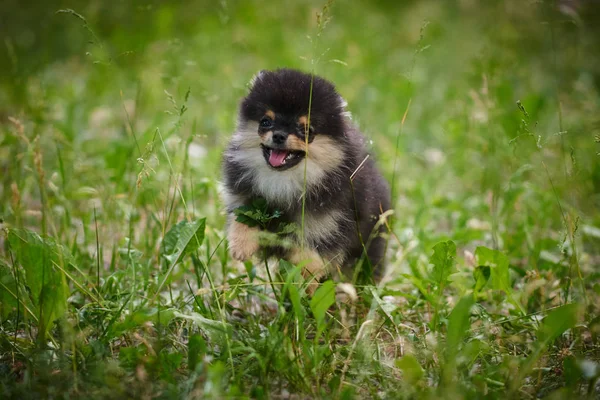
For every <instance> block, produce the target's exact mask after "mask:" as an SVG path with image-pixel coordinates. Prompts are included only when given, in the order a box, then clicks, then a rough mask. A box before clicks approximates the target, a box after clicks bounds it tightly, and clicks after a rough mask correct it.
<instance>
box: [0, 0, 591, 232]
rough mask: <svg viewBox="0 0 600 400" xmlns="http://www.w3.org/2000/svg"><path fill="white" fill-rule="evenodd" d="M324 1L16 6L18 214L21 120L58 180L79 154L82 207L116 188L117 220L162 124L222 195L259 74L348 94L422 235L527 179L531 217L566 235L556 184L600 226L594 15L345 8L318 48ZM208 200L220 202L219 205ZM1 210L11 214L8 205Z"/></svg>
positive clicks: (501, 7)
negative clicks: (241, 110)
mask: <svg viewBox="0 0 600 400" xmlns="http://www.w3.org/2000/svg"><path fill="white" fill-rule="evenodd" d="M323 5H324V3H322V2H317V1H294V2H281V3H264V2H258V1H247V2H246V1H245V2H235V1H234V2H229V1H220V2H203V1H196V2H152V1H150V2H148V1H139V2H138V1H134V2H118V3H106V2H100V1H91V2H85V3H84V2H82V3H77V4H75V3H73V2H68V1H65V2H25V3H22V2H16V1H8V2H4V4H3V7H2V13H1V18H2V19H1V25H2V29H3V32H4V33H3V44H2V51H1V52H0V65H1V69H2V71H3V73H2V74H1V78H0V79H1V88H2V91H1V92H0V115H1V116H2V123H3V126H4V127H5V129H4V133H3V135H4V137H3V141H2V144H3V146H2V149H1V150H0V151H2V160H3V161H2V171H3V174H2V175H3V178H2V181H3V186H2V198H3V202H2V203H3V207H7V204H8V199H9V197H10V196H11V190H10V188H9V186H10V184H11V183H12V182H13V181H14V180H15V179H17V181H18V183H19V186H20V187H21V186H23V189H22V190H25V191H27V183H26V182H27V178H26V175H27V174H26V173H25V170H24V167H25V164H24V163H23V161H20V160H15V155H16V154H18V153H19V151H16V152H15V148H14V147H11V144H13V143H16V142H18V140H17V139H16V138H15V137H13V136H11V135H8V136H7V129H9V128H8V127H10V126H11V125H10V124H8V122H7V117H8V116H12V117H15V118H18V119H21V120H23V121H22V122H24V123H25V124H26V128H27V129H26V131H27V132H29V135H30V138H33V137H34V136H36V135H39V136H40V143H41V144H42V147H43V149H44V155H45V158H44V160H45V163H47V164H48V167H49V168H50V169H51V170H52V169H54V170H56V168H57V166H58V165H57V163H56V162H55V161H53V160H56V156H57V152H59V151H61V149H62V150H63V153H62V156H63V157H65V160H63V173H64V175H65V176H64V177H63V182H62V183H61V184H62V186H61V188H62V189H63V190H64V194H65V196H66V197H67V198H68V197H69V196H71V195H72V194H73V193H76V192H77V189H78V187H81V186H88V185H89V186H91V187H95V188H96V189H98V187H97V186H98V185H103V190H102V191H100V192H99V195H100V196H104V199H103V201H102V203H103V204H105V207H107V206H108V205H107V202H106V200H108V198H109V197H111V196H113V195H114V194H115V191H116V193H121V192H124V191H126V190H127V188H130V187H131V185H132V183H133V182H134V181H135V179H136V175H137V173H138V172H139V167H140V165H139V163H138V162H137V161H136V160H137V158H139V157H140V154H141V153H143V150H144V147H145V146H146V144H147V143H149V142H151V141H152V138H153V137H155V133H156V132H155V131H156V129H157V128H159V129H161V130H162V134H163V136H164V137H165V138H166V139H169V140H170V141H171V143H172V145H173V146H174V147H173V148H174V149H175V148H178V149H179V147H177V145H176V143H175V142H177V141H183V143H193V144H194V147H193V148H194V149H196V150H195V151H196V153H198V154H196V153H193V151H192V153H193V154H192V153H190V154H191V155H192V156H193V157H195V158H193V160H191V162H190V163H189V164H190V165H188V166H186V168H187V167H190V168H192V170H191V171H192V172H191V173H190V175H189V176H188V177H187V178H188V179H189V181H188V182H187V183H186V184H190V185H199V184H200V183H201V182H205V183H206V184H207V185H210V184H212V183H214V182H216V180H217V179H218V176H219V153H220V151H221V149H222V148H223V146H224V144H225V143H226V142H227V140H228V137H229V136H230V134H231V132H232V131H233V130H234V127H235V119H236V107H237V104H238V101H239V100H240V98H241V97H243V95H244V94H245V91H246V84H247V82H248V81H249V80H250V78H251V77H252V76H253V74H255V73H256V72H257V71H258V70H260V69H271V68H277V67H293V68H299V69H303V70H305V71H310V70H314V71H315V73H317V74H320V75H323V76H325V77H326V78H328V79H330V80H332V81H333V82H334V83H335V84H336V85H337V87H338V89H339V91H340V93H341V94H342V95H343V96H344V97H345V98H346V100H347V101H348V103H349V110H350V111H351V112H352V113H353V116H354V119H355V121H356V122H357V123H358V125H359V126H360V128H361V129H362V130H363V132H364V133H365V134H366V135H367V136H368V137H369V138H370V139H371V140H372V144H373V147H374V152H375V154H376V156H377V158H378V159H379V161H380V164H381V167H382V169H383V170H384V172H385V174H386V176H387V177H388V178H389V179H391V178H392V176H393V168H394V167H393V165H394V159H395V158H396V154H397V153H398V157H397V160H396V165H397V167H398V171H397V174H396V175H395V177H396V180H397V181H396V182H394V186H395V188H396V189H398V190H397V193H396V194H397V195H398V196H399V197H398V198H397V200H398V201H401V200H402V199H404V200H406V201H401V202H400V203H399V204H398V207H399V210H398V213H399V214H400V215H403V217H402V218H401V219H403V220H405V221H406V218H408V219H409V220H408V221H406V222H407V225H408V226H411V225H414V223H413V221H411V220H410V219H411V218H413V216H414V215H415V209H416V210H417V211H418V212H419V213H421V214H419V215H421V216H422V217H423V218H428V217H432V215H431V213H432V212H433V211H434V210H435V207H433V208H432V207H431V206H432V205H435V204H436V201H439V200H440V198H445V199H446V200H452V201H458V203H457V204H464V202H463V201H462V200H461V199H464V198H467V197H472V198H480V199H483V197H484V196H485V194H486V192H488V191H491V192H490V193H492V194H494V196H496V197H498V196H501V192H505V191H506V190H508V189H509V188H507V185H510V184H511V182H512V183H515V182H513V181H514V180H515V179H516V180H517V181H519V182H528V183H533V186H529V187H528V188H527V190H528V191H533V192H536V194H535V196H539V199H536V200H535V201H534V202H532V208H531V209H529V210H526V211H527V212H528V213H530V215H529V217H532V218H535V219H536V221H538V222H539V223H540V224H547V225H548V226H552V227H554V228H557V229H559V228H560V226H561V224H562V222H561V218H550V219H548V218H546V217H548V215H547V214H545V213H546V212H551V213H552V215H553V216H557V215H558V214H554V213H555V212H557V211H558V210H557V207H556V205H555V206H552V207H549V208H545V207H537V206H535V203H537V202H538V201H540V200H542V199H545V200H544V201H546V202H548V203H552V202H556V200H555V199H552V195H551V194H550V193H549V190H550V186H551V185H550V180H549V179H548V175H549V176H550V177H552V179H553V180H554V182H553V183H554V185H555V188H556V190H558V191H559V195H560V196H561V199H563V200H564V201H567V204H566V205H565V206H573V207H576V208H577V209H578V210H581V212H584V213H586V215H589V216H590V217H591V218H592V219H593V218H597V216H595V215H593V211H595V210H596V209H597V207H598V201H599V198H598V193H599V192H600V187H599V185H600V183H598V182H600V169H599V168H600V167H599V163H598V156H597V153H598V145H596V144H595V143H594V135H596V134H598V132H599V129H600V128H599V124H600V122H599V117H598V115H599V114H598V112H597V111H598V87H599V85H600V63H599V62H598V57H599V55H598V52H597V51H596V49H597V48H598V44H599V43H598V42H599V39H598V37H599V36H598V24H597V21H598V15H597V14H598V12H597V8H596V7H595V3H594V2H577V1H575V2H569V1H565V2H557V3H554V2H526V3H522V2H518V1H492V2H477V1H447V2H437V1H406V2H387V1H357V2H352V3H345V2H334V3H333V4H332V5H331V10H330V16H331V20H330V23H328V24H326V26H325V28H324V29H323V30H322V33H321V34H320V35H319V29H318V27H317V18H316V14H317V13H318V12H320V11H321V9H322V7H323ZM71 8H72V9H73V10H74V11H75V12H76V13H78V14H75V13H73V12H68V11H67V10H69V9H71ZM77 15H79V16H82V17H83V18H85V21H84V20H82V19H80V18H79V17H78V16H77ZM188 90H189V91H190V96H189V101H188V102H187V104H186V106H187V111H186V112H185V115H184V116H183V117H182V118H179V117H178V116H177V110H175V108H174V107H175V105H174V103H173V102H176V106H177V107H181V105H182V103H183V99H184V97H185V94H186V93H187V91H188ZM167 93H168V94H167ZM171 96H172V97H171ZM170 97H171V99H170ZM409 101H410V107H409V109H408V113H407V118H406V122H405V124H404V126H403V128H402V129H401V127H400V126H401V120H402V117H403V115H404V113H405V112H406V111H407V107H408V103H409ZM517 101H520V102H522V104H523V106H524V107H525V110H526V112H527V115H528V116H527V118H525V117H524V114H523V112H521V111H520V110H519V108H518V107H517V105H516V103H517ZM559 104H560V108H559ZM127 112H128V113H129V114H127ZM524 119H526V120H527V121H526V122H527V127H526V126H525V125H524V124H523V120H524ZM7 124H8V125H7ZM400 131H402V133H401V134H399V132H400ZM132 133H133V134H134V135H135V138H134V137H133V136H134V135H132ZM398 136H399V139H398V141H397V138H398ZM136 141H137V142H136ZM396 143H398V145H399V146H398V151H396ZM180 150H181V149H180ZM205 153H206V154H205ZM184 154H185V150H183V151H181V152H178V153H177V154H176V155H174V157H175V158H177V155H181V156H182V157H184V156H183V155H184ZM157 158H158V159H160V158H161V156H160V154H159V155H158V156H157ZM543 160H545V165H546V167H544V166H543V164H542V163H541V162H542V161H543ZM155 161H156V163H157V164H158V163H159V161H162V162H163V163H162V164H161V167H159V169H157V170H155V172H156V173H157V176H156V177H155V178H156V179H149V182H148V184H147V185H144V186H143V187H142V188H141V194H142V195H143V193H144V192H147V193H152V191H153V190H155V189H156V188H160V187H164V184H165V181H164V179H168V175H167V176H166V177H165V176H162V177H161V174H160V173H161V171H162V168H163V167H165V165H164V160H155ZM182 162H183V161H182ZM65 166H66V167H65ZM546 169H547V170H548V171H546ZM178 171H181V169H179V170H178ZM186 171H187V170H186ZM99 172H101V174H99ZM515 174H518V176H517V175H515ZM511 179H512V180H513V181H511ZM104 185H108V186H104ZM207 193H208V194H209V198H208V199H206V200H207V201H209V202H214V201H217V200H216V199H215V198H213V197H212V195H213V194H214V192H210V191H209V192H207ZM532 195H533V194H532ZM563 196H564V198H563ZM546 197H548V198H547V199H546ZM197 206H198V207H202V206H203V205H202V204H197ZM85 207H86V206H85V204H78V206H77V207H76V210H75V211H76V212H77V211H81V210H83V209H84V208H85ZM404 207H408V208H407V209H406V210H405V209H404ZM86 211H87V212H89V209H88V210H86ZM405 211H406V212H405ZM481 211H482V212H483V214H482V215H479V216H478V217H482V218H483V217H485V218H484V219H486V220H490V213H489V210H488V209H484V210H481ZM443 212H444V213H445V214H446V217H450V214H451V213H450V210H448V209H444V210H443ZM3 214H4V215H5V218H7V219H9V218H8V215H10V212H9V211H8V210H7V209H6V208H4V210H3ZM205 214H206V215H207V216H208V217H209V218H211V216H217V215H218V213H217V212H216V209H211V210H207V211H206V212H205ZM405 214H406V215H407V216H404V215H405ZM436 218H437V217H436ZM510 218H511V220H514V219H519V218H521V217H520V216H518V215H517V216H511V217H510ZM218 221H219V223H220V222H221V220H218ZM417 225H419V226H420V225H421V224H417Z"/></svg>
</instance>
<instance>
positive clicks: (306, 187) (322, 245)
mask: <svg viewBox="0 0 600 400" xmlns="http://www.w3.org/2000/svg"><path fill="white" fill-rule="evenodd" d="M345 106H346V103H345V102H344V100H343V99H342V98H341V97H340V95H339V94H338V93H337V92H336V89H335V87H334V85H333V84H331V83H330V82H328V81H326V80H325V79H322V78H320V77H317V76H314V77H313V76H311V75H309V74H305V73H302V72H300V71H296V70H291V69H279V70H276V71H261V72H260V73H259V74H258V75H257V76H256V77H255V78H254V80H253V81H252V82H251V89H250V91H249V93H248V95H247V96H246V97H245V98H244V99H243V100H242V102H241V105H240V108H239V116H238V124H237V130H236V132H235V133H234V135H233V137H232V139H231V142H230V143H229V146H228V147H227V149H226V150H225V152H224V157H223V177H224V200H225V204H226V209H227V213H228V240H229V249H230V252H231V255H232V257H233V258H235V259H237V260H248V259H250V258H251V257H252V256H253V255H255V254H256V255H259V256H264V255H267V256H268V257H269V256H276V257H280V258H285V259H287V260H288V261H290V262H291V263H293V264H302V265H303V266H304V268H303V275H304V276H305V277H306V278H309V277H312V278H314V279H319V278H321V277H323V276H324V275H326V274H327V273H329V272H333V271H334V270H336V269H337V270H339V271H342V272H344V273H345V274H348V273H351V272H352V271H353V269H354V267H355V266H356V263H357V262H358V261H361V262H360V264H361V265H362V268H365V269H366V270H367V271H372V273H373V274H374V275H373V277H375V278H377V277H378V276H379V275H380V271H381V269H382V264H383V257H384V251H385V239H384V238H383V237H382V236H381V233H383V232H384V224H381V223H378V220H379V217H380V215H381V214H382V213H383V212H385V211H387V210H388V209H389V208H390V194H389V188H388V185H387V183H386V181H385V180H384V178H383V177H382V176H381V174H380V173H379V171H378V170H377V168H376V166H375V164H374V162H373V160H372V159H371V158H370V157H368V156H367V152H366V149H365V139H364V137H363V136H362V134H361V133H360V132H359V131H358V129H357V128H356V127H355V126H354V125H353V123H352V121H351V119H350V114H349V113H348V112H347V111H346V110H345ZM309 107H310V109H309ZM259 198H260V199H264V201H266V205H267V208H268V211H269V212H270V213H275V214H274V215H276V216H277V218H276V219H277V222H279V223H278V224H273V223H271V224H269V226H266V227H265V226H263V227H262V230H266V231H271V232H274V233H277V232H276V230H277V229H278V228H277V227H280V226H281V224H280V223H293V224H295V226H296V227H297V229H296V230H295V231H293V232H291V233H290V232H287V233H286V234H285V235H284V236H285V237H286V238H287V239H288V243H289V242H291V243H292V245H291V246H289V245H288V246H284V245H273V244H272V243H269V244H264V243H262V242H261V240H260V237H261V228H259V227H257V226H248V225H247V224H244V223H243V222H240V218H236V215H235V210H236V209H238V208H239V207H244V206H246V207H248V206H250V205H251V204H252V203H253V201H255V200H256V199H259ZM303 203H304V204H303ZM303 209H304V212H303ZM303 214H304V215H303ZM271 222H273V221H271ZM259 250H260V251H259Z"/></svg>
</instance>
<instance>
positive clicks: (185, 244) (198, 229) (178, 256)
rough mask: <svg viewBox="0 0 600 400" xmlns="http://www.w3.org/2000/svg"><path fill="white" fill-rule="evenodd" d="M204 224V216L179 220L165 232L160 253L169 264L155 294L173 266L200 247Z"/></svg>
mask: <svg viewBox="0 0 600 400" xmlns="http://www.w3.org/2000/svg"><path fill="white" fill-rule="evenodd" d="M205 225H206V218H202V219H198V220H196V221H192V222H187V221H181V222H179V223H178V224H177V225H175V226H174V227H173V228H171V230H170V231H169V232H167V234H166V235H165V238H164V239H163V242H162V245H161V255H162V256H163V257H164V258H165V259H166V260H167V261H168V262H169V263H170V266H169V269H168V270H167V272H166V273H165V276H164V277H163V279H162V280H161V282H160V284H159V285H158V288H157V289H156V294H155V296H156V295H157V294H158V293H159V292H160V290H161V289H162V287H163V286H164V284H165V282H166V281H167V279H168V278H169V276H170V275H171V272H172V271H173V268H175V266H176V265H177V264H178V263H179V262H180V261H181V260H182V259H183V257H184V256H186V255H187V254H189V253H192V252H194V251H196V250H198V248H200V245H201V244H202V241H203V240H204V228H205Z"/></svg>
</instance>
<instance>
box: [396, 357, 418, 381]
mask: <svg viewBox="0 0 600 400" xmlns="http://www.w3.org/2000/svg"><path fill="white" fill-rule="evenodd" d="M396 366H397V367H398V368H400V369H401V370H402V375H403V376H404V380H405V381H406V382H408V383H409V384H411V385H414V384H415V383H417V382H419V381H420V380H421V379H422V378H423V375H424V374H425V373H424V371H423V367H421V364H419V361H417V359H416V358H415V356H413V355H412V354H406V355H404V356H403V357H402V358H400V359H398V360H396Z"/></svg>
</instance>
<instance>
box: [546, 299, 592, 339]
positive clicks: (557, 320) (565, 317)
mask: <svg viewBox="0 0 600 400" xmlns="http://www.w3.org/2000/svg"><path fill="white" fill-rule="evenodd" d="M580 308H581V306H580V305H579V304H574V303H573V304H565V305H564V306H561V307H558V308H555V309H554V310H552V311H551V312H550V313H549V314H548V315H547V316H546V318H544V320H543V321H542V324H541V325H540V327H539V329H538V332H537V338H538V343H539V345H541V346H546V345H548V344H549V343H550V342H552V341H553V340H554V339H556V338H557V337H559V336H560V335H562V334H563V333H564V332H565V331H566V330H567V329H571V328H573V327H575V325H576V324H577V321H578V319H579V311H580Z"/></svg>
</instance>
